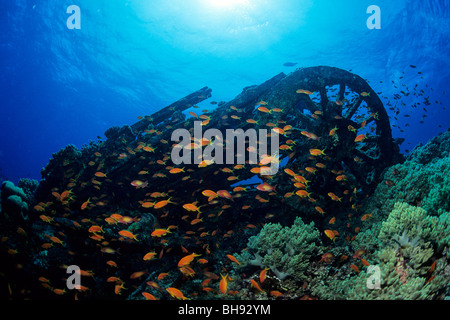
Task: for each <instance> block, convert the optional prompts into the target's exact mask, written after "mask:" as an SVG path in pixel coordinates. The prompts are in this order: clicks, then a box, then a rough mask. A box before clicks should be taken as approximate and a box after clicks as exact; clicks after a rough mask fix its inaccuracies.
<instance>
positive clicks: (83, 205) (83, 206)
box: [81, 199, 90, 210]
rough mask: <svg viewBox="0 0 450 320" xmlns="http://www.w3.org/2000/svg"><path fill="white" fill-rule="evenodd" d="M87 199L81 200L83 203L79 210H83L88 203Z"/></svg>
mask: <svg viewBox="0 0 450 320" xmlns="http://www.w3.org/2000/svg"><path fill="white" fill-rule="evenodd" d="M89 203H90V202H89V199H87V200H86V201H85V202H83V204H82V205H81V210H84V209H86V208H87V206H88V205H89Z"/></svg>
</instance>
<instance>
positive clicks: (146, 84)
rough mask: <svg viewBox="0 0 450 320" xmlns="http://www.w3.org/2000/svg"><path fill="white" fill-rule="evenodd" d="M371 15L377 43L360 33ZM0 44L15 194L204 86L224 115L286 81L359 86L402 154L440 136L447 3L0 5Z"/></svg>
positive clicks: (445, 111)
mask: <svg viewBox="0 0 450 320" xmlns="http://www.w3.org/2000/svg"><path fill="white" fill-rule="evenodd" d="M373 4H375V5H377V6H379V8H380V9H381V29H373V30H370V29H368V28H367V25H366V21H367V19H368V18H369V16H370V14H368V13H367V12H366V10H367V8H368V7H369V6H370V5H373ZM70 5H77V6H78V7H79V8H80V10H81V29H72V30H71V29H68V28H67V23H66V22H67V19H68V18H69V17H70V14H68V13H67V12H66V10H67V8H68V7H69V6H70ZM0 30H1V32H0V137H1V139H0V178H1V179H10V180H12V181H15V182H16V181H17V180H18V179H20V178H24V177H29V178H34V179H39V178H40V170H41V168H42V167H44V166H45V165H46V164H47V162H48V160H49V158H50V157H51V154H52V153H54V152H57V151H58V150H59V149H60V148H62V147H65V146H66V145H68V144H74V145H75V146H77V147H81V146H82V145H84V144H87V143H89V141H91V140H96V139H97V136H103V133H104V132H105V131H106V129H108V128H109V127H111V126H122V125H125V124H132V123H134V122H135V121H136V118H137V117H138V116H141V115H149V114H152V113H153V112H155V111H157V110H159V109H161V108H163V107H165V106H167V105H168V104H170V103H172V102H174V101H176V100H178V99H180V98H181V97H184V96H186V95H187V94H189V93H191V92H193V91H195V90H198V89H200V88H202V87H203V86H209V87H210V88H212V89H213V93H212V94H213V97H212V98H211V100H215V101H228V100H231V99H232V98H234V97H235V96H236V95H237V94H239V93H240V92H241V90H242V88H244V87H247V86H249V85H253V84H260V83H262V82H264V81H265V80H267V79H269V78H271V77H272V76H274V75H276V74H277V73H279V72H285V73H289V72H292V71H294V70H295V68H298V67H309V66H316V65H328V66H334V67H339V68H342V69H346V70H352V72H353V73H356V74H358V75H360V76H361V77H363V78H364V79H367V80H368V81H369V84H370V85H371V86H372V87H373V88H374V90H375V91H376V92H379V93H380V94H379V95H380V97H382V98H383V102H384V103H385V106H386V108H388V107H389V106H390V105H391V106H396V108H393V110H390V109H388V112H389V114H390V115H391V124H393V125H394V127H393V136H394V137H403V138H405V139H406V140H405V142H404V143H403V144H402V145H401V147H402V151H405V150H411V149H412V148H413V147H414V146H415V145H416V144H418V143H420V142H422V143H424V142H426V141H427V140H429V139H430V138H432V137H434V136H435V135H437V134H438V133H439V132H442V131H445V130H447V128H448V127H449V123H450V111H449V108H448V105H449V100H450V99H449V92H447V93H445V90H447V91H449V90H448V84H449V83H450V72H449V70H450V68H449V64H450V62H449V59H448V52H450V41H449V40H450V39H449V38H450V37H449V30H450V1H431V0H430V1H406V0H398V1H395V2H394V1H385V0H377V1H375V2H374V1H366V0H363V1H361V0H344V1H325V0H318V1H312V0H283V1H275V0H260V1H256V0H255V1H252V0H234V1H219V0H173V1H164V0H152V1H145V0H136V1H108V0H99V1H88V0H71V1H65V0H64V1H60V0H48V1H30V0H15V1H12V0H4V1H2V2H1V3H0ZM286 62H291V63H292V64H294V63H296V64H295V65H294V66H284V64H285V63H286ZM412 66H413V67H412ZM413 88H416V91H414V92H420V93H421V94H420V95H413V94H412V93H413ZM420 90H423V92H421V91H420ZM401 91H403V93H402V92H401ZM408 92H410V93H411V94H404V93H408ZM396 95H398V96H396ZM424 100H425V101H424ZM209 101H210V100H208V101H206V102H205V103H206V105H208V106H209ZM428 101H429V103H428ZM424 102H426V104H424ZM418 103H420V105H418ZM428 104H429V105H428ZM414 105H415V107H413V106H414ZM446 106H447V108H445V107H446ZM424 108H425V109H424ZM398 109H399V110H400V113H399V114H398V115H396V114H395V111H396V110H398ZM405 115H409V116H405ZM424 116H425V117H424ZM394 117H395V118H394ZM421 121H422V122H423V123H421Z"/></svg>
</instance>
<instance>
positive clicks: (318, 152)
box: [309, 149, 326, 156]
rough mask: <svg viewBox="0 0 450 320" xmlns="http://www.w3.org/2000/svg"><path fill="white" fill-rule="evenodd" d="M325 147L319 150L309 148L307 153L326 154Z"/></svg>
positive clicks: (314, 154)
mask: <svg viewBox="0 0 450 320" xmlns="http://www.w3.org/2000/svg"><path fill="white" fill-rule="evenodd" d="M324 151H325V149H323V150H319V149H309V153H310V154H311V155H313V156H320V155H326V154H325V152H324Z"/></svg>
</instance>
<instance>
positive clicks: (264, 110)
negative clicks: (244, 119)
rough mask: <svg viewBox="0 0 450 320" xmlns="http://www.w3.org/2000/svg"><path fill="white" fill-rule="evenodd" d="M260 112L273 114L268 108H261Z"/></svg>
mask: <svg viewBox="0 0 450 320" xmlns="http://www.w3.org/2000/svg"><path fill="white" fill-rule="evenodd" d="M258 111H261V112H264V113H271V111H270V110H269V109H267V108H266V107H259V108H258Z"/></svg>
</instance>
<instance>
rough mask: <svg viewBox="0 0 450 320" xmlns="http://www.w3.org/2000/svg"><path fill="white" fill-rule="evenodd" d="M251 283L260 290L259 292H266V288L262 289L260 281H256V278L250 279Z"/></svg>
mask: <svg viewBox="0 0 450 320" xmlns="http://www.w3.org/2000/svg"><path fill="white" fill-rule="evenodd" d="M250 283H251V285H252V287H253V288H255V289H256V290H258V291H259V292H264V290H263V289H261V287H260V286H259V284H258V282H256V281H255V280H253V279H250Z"/></svg>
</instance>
